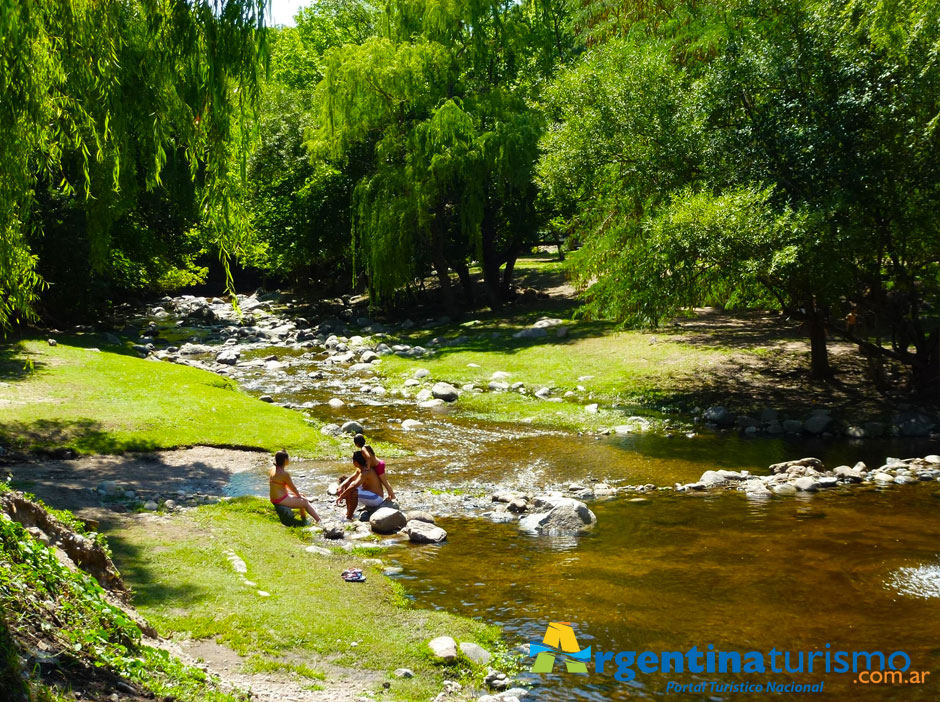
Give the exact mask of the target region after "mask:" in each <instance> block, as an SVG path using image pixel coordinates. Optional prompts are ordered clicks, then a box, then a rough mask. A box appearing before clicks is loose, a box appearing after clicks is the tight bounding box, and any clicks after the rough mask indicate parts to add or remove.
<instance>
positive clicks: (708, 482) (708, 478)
mask: <svg viewBox="0 0 940 702" xmlns="http://www.w3.org/2000/svg"><path fill="white" fill-rule="evenodd" d="M698 482H699V483H701V484H702V485H703V486H705V487H706V488H715V487H721V486H722V485H725V484H726V483H727V482H728V479H727V478H726V477H724V476H723V475H721V474H720V473H719V472H718V471H715V470H706V471H705V472H704V473H702V477H701V478H699V479H698Z"/></svg>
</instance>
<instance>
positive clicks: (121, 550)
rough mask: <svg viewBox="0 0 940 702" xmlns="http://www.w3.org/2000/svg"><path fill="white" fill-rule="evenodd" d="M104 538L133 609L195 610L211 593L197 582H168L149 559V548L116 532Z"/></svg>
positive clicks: (150, 548)
mask: <svg viewBox="0 0 940 702" xmlns="http://www.w3.org/2000/svg"><path fill="white" fill-rule="evenodd" d="M106 536H107V539H108V544H109V545H110V546H111V552H112V554H113V560H114V563H115V565H117V567H118V570H120V572H121V575H122V577H123V578H124V580H125V582H126V583H127V584H128V585H129V586H130V587H131V590H132V592H133V602H134V605H135V606H137V607H155V606H159V605H163V606H168V607H174V608H180V609H187V610H189V609H197V608H198V607H199V606H200V604H201V602H202V601H203V600H204V599H205V598H206V597H207V596H208V595H209V594H210V590H209V588H208V587H206V586H203V585H200V584H199V583H193V582H181V581H179V580H170V579H168V578H167V577H166V575H165V574H164V573H159V572H158V571H157V568H156V566H155V565H154V563H153V562H152V560H151V559H150V558H149V554H150V553H152V549H153V546H152V545H145V544H141V543H137V542H132V541H130V540H129V539H127V537H126V536H124V535H123V534H122V533H121V532H116V531H111V532H109V533H107V534H106Z"/></svg>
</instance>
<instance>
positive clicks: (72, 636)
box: [0, 512, 235, 702]
mask: <svg viewBox="0 0 940 702" xmlns="http://www.w3.org/2000/svg"><path fill="white" fill-rule="evenodd" d="M56 516H58V517H59V518H60V519H63V514H62V513H61V512H59V513H56ZM64 521H66V522H67V523H73V522H75V521H76V520H75V519H74V517H72V518H70V519H69V518H65V519H64ZM0 608H2V611H3V612H4V618H3V620H0V655H2V657H3V660H4V661H7V664H6V665H5V666H4V667H3V668H2V669H0V681H2V680H3V677H2V676H3V675H13V676H15V677H14V678H12V679H11V680H14V681H15V683H14V682H11V681H4V682H6V683H7V684H4V686H3V690H4V691H9V690H15V689H16V687H17V686H19V687H22V686H23V680H22V678H21V677H20V676H19V674H18V670H17V666H15V665H13V663H14V662H15V660H16V657H17V653H16V644H15V642H14V638H13V637H12V636H11V633H12V634H16V633H19V634H20V635H21V636H28V637H30V638H31V639H34V638H41V639H43V640H45V641H46V642H49V643H50V644H51V645H52V647H53V650H54V651H55V652H56V654H57V655H61V656H63V657H66V658H72V659H81V660H83V661H88V662H90V663H91V664H92V665H94V666H95V667H99V668H107V669H109V670H110V672H112V673H114V674H116V675H118V676H121V677H124V678H127V679H129V680H132V681H134V682H137V683H139V684H141V685H143V686H144V687H145V688H146V689H148V690H150V692H151V693H154V694H157V695H160V696H166V695H172V696H173V697H176V698H178V699H180V700H185V701H186V702H196V701H197V700H209V701H210V702H234V700H235V697H234V696H233V695H229V694H227V693H223V692H221V691H220V690H218V689H217V687H216V686H215V685H214V684H213V683H212V682H211V681H210V680H209V679H208V678H207V676H206V675H205V673H203V672H202V671H200V670H197V669H195V668H189V667H187V666H185V665H183V664H182V663H181V662H180V661H179V660H177V659H175V658H173V657H172V656H170V655H169V654H168V653H167V652H166V651H162V650H157V649H152V648H149V647H146V646H141V645H140V639H141V632H140V629H139V627H138V626H137V624H136V623H135V622H134V621H133V620H132V619H131V618H130V617H129V616H128V615H127V614H125V613H124V612H123V611H121V610H120V609H119V608H118V607H116V606H114V605H112V604H110V603H109V602H108V600H107V598H106V595H105V593H104V590H102V589H101V586H100V585H98V583H97V582H96V581H95V580H94V578H92V577H91V576H89V575H88V574H87V573H84V572H82V571H71V570H69V569H68V568H67V567H66V566H65V565H63V564H62V563H61V562H60V561H59V559H58V558H56V556H55V554H54V553H53V550H52V548H50V547H48V546H45V545H43V544H42V543H41V542H39V541H37V540H35V539H33V538H32V537H31V536H30V535H29V534H27V533H26V531H25V530H24V529H23V527H22V526H21V525H20V524H18V523H17V522H14V521H12V520H11V519H10V518H9V517H7V516H6V515H0ZM31 686H32V687H35V688H36V689H37V690H39V691H40V693H39V696H38V698H37V699H59V697H58V694H59V693H58V692H57V691H56V690H55V689H54V688H45V687H44V686H43V685H42V684H41V683H35V684H32V683H31Z"/></svg>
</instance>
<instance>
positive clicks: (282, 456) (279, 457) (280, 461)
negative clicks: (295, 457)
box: [274, 449, 288, 468]
mask: <svg viewBox="0 0 940 702" xmlns="http://www.w3.org/2000/svg"><path fill="white" fill-rule="evenodd" d="M287 459H288V456H287V451H285V450H284V449H281V450H280V451H278V452H277V453H275V454H274V465H276V466H277V467H278V468H281V467H283V465H284V464H285V463H287Z"/></svg>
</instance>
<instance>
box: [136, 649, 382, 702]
mask: <svg viewBox="0 0 940 702" xmlns="http://www.w3.org/2000/svg"><path fill="white" fill-rule="evenodd" d="M147 644H148V645H151V646H156V647H159V648H163V649H165V650H167V651H169V652H170V653H172V654H173V655H175V656H177V657H178V658H180V659H181V660H183V661H184V662H186V663H188V664H190V665H194V666H196V667H198V668H201V669H202V670H204V671H206V672H207V673H210V674H212V675H215V676H217V677H218V678H219V679H220V680H221V681H222V684H223V686H225V687H226V688H228V689H236V690H241V691H243V692H248V693H250V698H251V700H252V702H356V701H357V700H360V699H363V698H364V697H365V699H370V700H371V699H372V693H373V691H374V689H375V686H376V684H377V682H378V680H379V679H380V678H379V676H378V674H377V673H374V672H372V671H362V670H354V669H350V668H337V667H336V666H333V667H332V668H331V667H330V666H329V664H328V663H324V662H323V661H317V662H316V667H317V668H318V669H324V668H325V669H327V670H328V679H327V680H320V681H315V680H307V679H304V678H301V677H299V676H296V675H292V674H289V673H286V672H271V673H246V672H244V671H243V664H244V662H245V661H244V659H243V658H242V657H241V656H239V655H238V654H237V653H235V652H234V651H232V650H231V649H229V648H228V647H226V646H222V645H221V644H218V643H216V642H215V641H212V640H210V639H199V640H189V641H181V642H176V641H171V640H159V641H154V640H150V641H147ZM298 662H305V663H309V661H298ZM311 688H318V689H311ZM367 693H368V694H367Z"/></svg>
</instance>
